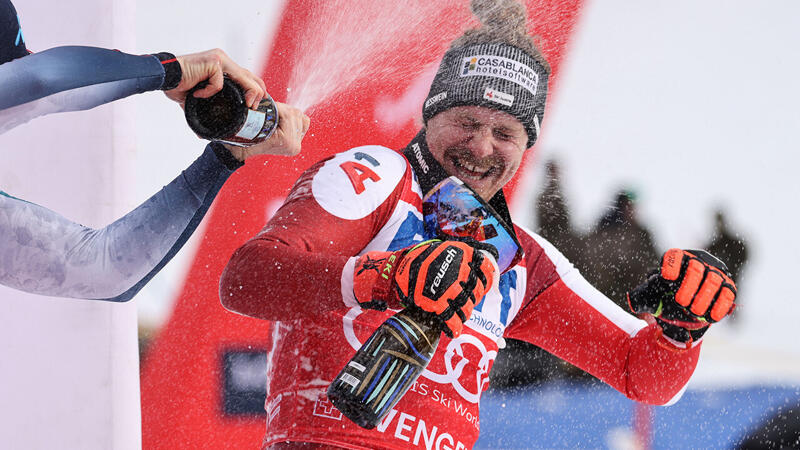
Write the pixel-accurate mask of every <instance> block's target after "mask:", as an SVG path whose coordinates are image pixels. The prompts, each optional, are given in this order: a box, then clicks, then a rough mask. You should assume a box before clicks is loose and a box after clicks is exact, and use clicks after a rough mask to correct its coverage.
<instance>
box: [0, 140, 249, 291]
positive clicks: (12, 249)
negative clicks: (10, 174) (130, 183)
mask: <svg viewBox="0 0 800 450" xmlns="http://www.w3.org/2000/svg"><path fill="white" fill-rule="evenodd" d="M215 151H216V152H215ZM223 152H227V150H226V149H225V148H223V147H222V145H221V144H218V143H211V144H209V145H208V146H207V147H206V150H205V151H204V152H203V154H202V155H201V156H200V157H199V158H198V159H197V160H196V161H194V162H193V163H192V164H191V165H190V166H189V167H188V168H187V169H186V170H184V171H183V172H182V173H181V174H180V175H179V176H178V177H177V178H175V179H174V180H173V181H172V182H171V183H169V184H168V185H166V186H164V187H163V188H162V189H161V190H160V191H158V192H157V193H156V194H155V195H153V196H152V197H150V198H149V199H148V200H146V201H145V202H144V203H143V204H141V205H140V206H138V207H137V208H136V209H134V210H133V211H131V212H129V213H128V214H126V215H125V216H123V217H122V218H120V219H118V220H116V221H115V222H113V223H111V224H110V225H108V226H106V227H104V228H100V229H92V228H89V227H85V226H83V225H80V224H77V223H75V222H72V221H71V220H69V219H66V218H64V217H63V216H61V215H59V214H58V213H56V212H54V211H51V210H49V209H47V208H44V207H41V206H39V205H36V204H33V203H29V202H26V201H24V200H21V199H17V198H14V197H11V196H9V195H8V194H4V193H3V194H2V195H0V254H2V255H3V257H2V258H0V283H2V284H3V285H6V286H9V287H12V288H16V289H19V290H22V291H26V292H31V293H36V294H44V295H52V296H59V297H73V298H86V299H100V300H111V301H127V300H129V299H130V298H131V297H133V296H134V295H135V294H136V292H138V291H139V290H140V289H141V288H142V287H144V285H145V284H146V283H147V282H148V281H149V280H150V279H151V278H152V277H153V276H154V275H155V274H156V273H157V272H158V271H159V270H160V269H161V268H162V267H163V266H164V265H165V264H166V263H167V262H168V261H169V260H170V259H171V258H172V257H173V256H174V255H175V253H176V252H177V251H178V250H179V249H180V248H181V247H182V246H183V244H184V243H185V242H186V240H187V239H188V238H189V236H190V235H191V234H192V232H194V230H195V229H196V228H197V226H198V225H199V223H200V221H201V219H202V218H203V216H204V215H205V213H206V212H207V211H208V208H209V206H210V205H211V202H212V201H213V199H214V197H215V196H216V194H217V192H218V191H219V189H220V188H221V187H222V184H223V183H224V182H225V180H227V179H228V177H229V176H230V175H231V173H233V170H235V169H236V167H238V166H239V165H241V163H239V162H238V161H235V160H232V161H230V162H228V166H226V165H225V163H224V162H223V161H222V159H223V158H221V157H220V156H224V153H223ZM218 155H220V156H218ZM228 158H231V159H232V157H230V156H228Z"/></svg>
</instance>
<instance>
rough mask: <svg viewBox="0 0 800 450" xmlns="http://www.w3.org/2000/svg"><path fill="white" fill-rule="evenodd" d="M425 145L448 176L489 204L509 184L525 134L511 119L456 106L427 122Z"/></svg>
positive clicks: (485, 110) (494, 112)
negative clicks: (451, 176) (426, 144)
mask: <svg viewBox="0 0 800 450" xmlns="http://www.w3.org/2000/svg"><path fill="white" fill-rule="evenodd" d="M427 142H428V148H429V149H430V151H431V154H432V155H433V157H434V159H436V161H437V162H439V164H441V165H442V167H443V168H444V170H445V172H447V174H448V175H454V176H456V177H458V178H459V179H460V180H461V181H463V182H464V183H466V184H467V185H469V187H471V188H472V189H473V190H474V191H475V192H477V193H478V195H480V196H481V197H482V198H483V199H484V200H486V201H489V199H491V198H492V197H494V195H495V194H496V193H497V191H499V190H500V189H502V187H503V186H505V184H506V183H508V181H509V180H511V177H513V176H514V173H516V171H517V169H518V168H519V165H520V162H521V161H522V154H523V153H524V152H525V146H526V145H527V143H528V134H527V133H526V132H525V127H523V126H522V123H521V122H520V121H519V120H517V119H516V118H515V117H514V116H512V115H510V114H508V113H506V112H503V111H498V110H496V109H491V108H484V107H481V106H456V107H453V108H450V109H447V110H445V111H442V112H440V113H439V114H437V115H435V116H433V117H432V118H430V120H428V125H427Z"/></svg>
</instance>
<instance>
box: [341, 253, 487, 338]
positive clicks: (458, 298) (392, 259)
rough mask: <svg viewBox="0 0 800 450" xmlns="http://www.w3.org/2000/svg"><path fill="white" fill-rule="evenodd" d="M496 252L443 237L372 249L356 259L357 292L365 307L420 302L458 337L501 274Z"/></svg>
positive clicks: (447, 331) (418, 305)
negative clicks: (396, 247)
mask: <svg viewBox="0 0 800 450" xmlns="http://www.w3.org/2000/svg"><path fill="white" fill-rule="evenodd" d="M493 252H496V251H495V250H494V248H492V247H491V246H489V245H486V244H480V243H477V242H469V243H466V242H461V241H440V240H430V241H425V242H422V243H420V244H417V245H414V246H412V247H408V248H405V249H402V250H398V251H395V252H368V253H365V254H364V255H362V256H361V257H360V258H359V259H358V260H357V261H356V265H355V271H354V282H353V294H355V297H356V300H357V301H358V302H359V304H360V305H361V306H362V307H363V308H369V309H377V310H380V311H383V310H385V309H386V308H387V307H388V308H392V309H399V308H400V307H407V308H421V309H422V310H424V311H427V312H429V313H431V314H435V315H436V317H437V318H438V319H439V320H440V321H441V324H442V331H444V332H445V334H447V335H448V336H449V337H451V338H452V337H457V336H459V335H460V334H461V331H462V328H463V325H464V322H466V321H467V320H469V317H470V315H471V314H472V309H473V308H474V307H475V305H476V304H477V303H479V302H480V300H481V299H482V298H483V296H484V295H485V294H486V292H488V291H489V289H491V287H492V283H493V282H494V277H495V276H497V275H496V273H495V272H496V270H497V268H496V267H497V264H496V263H495V262H494V261H493V259H494V258H496V253H493Z"/></svg>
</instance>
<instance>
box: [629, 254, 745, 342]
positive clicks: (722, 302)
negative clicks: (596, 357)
mask: <svg viewBox="0 0 800 450" xmlns="http://www.w3.org/2000/svg"><path fill="white" fill-rule="evenodd" d="M735 299H736V285H735V284H734V283H733V280H731V277H730V272H729V271H728V268H727V267H726V266H725V263H723V262H722V261H720V260H719V259H717V258H716V257H714V256H712V255H711V254H710V253H708V252H706V251H703V250H680V249H677V248H673V249H670V250H668V251H667V252H666V253H664V256H663V257H662V258H661V267H660V269H659V270H658V272H657V273H654V274H653V275H651V276H650V277H649V278H648V279H647V281H645V282H644V283H643V284H641V285H639V286H638V287H637V288H636V289H634V290H633V291H631V292H629V293H628V304H629V305H630V308H631V310H632V311H633V312H634V313H636V314H650V315H652V316H654V317H655V318H656V322H658V324H659V325H660V326H661V328H662V329H663V330H664V334H665V335H666V336H668V337H670V338H672V339H674V340H676V341H680V342H684V343H690V342H691V341H693V340H697V339H699V338H700V337H701V336H702V335H703V333H705V332H706V330H707V329H708V325H709V324H710V323H714V322H719V321H720V320H722V319H723V318H725V316H727V315H728V314H730V313H731V311H733V309H734V308H735V306H736V305H735Z"/></svg>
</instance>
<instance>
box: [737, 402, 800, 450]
mask: <svg viewBox="0 0 800 450" xmlns="http://www.w3.org/2000/svg"><path fill="white" fill-rule="evenodd" d="M737 448H738V449H741V450H761V449H764V450H767V449H777V448H780V449H784V448H785V449H798V448H800V404H796V405H794V407H793V408H788V409H787V408H784V409H781V410H779V411H778V412H777V414H775V415H774V416H772V417H770V418H769V419H767V421H766V422H764V423H763V424H761V425H760V426H759V427H758V429H756V430H755V431H753V432H751V433H749V434H748V435H747V436H745V437H744V440H743V441H742V443H741V444H739V446H738V447H737Z"/></svg>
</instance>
